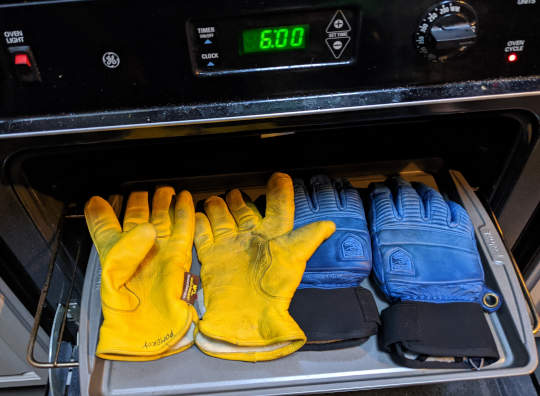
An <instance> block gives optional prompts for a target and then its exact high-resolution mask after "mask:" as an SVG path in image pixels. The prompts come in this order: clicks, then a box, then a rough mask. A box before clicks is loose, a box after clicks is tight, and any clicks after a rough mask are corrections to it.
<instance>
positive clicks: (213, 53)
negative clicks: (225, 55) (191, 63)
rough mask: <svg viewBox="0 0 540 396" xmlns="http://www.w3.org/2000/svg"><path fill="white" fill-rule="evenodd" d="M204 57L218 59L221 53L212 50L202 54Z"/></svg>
mask: <svg viewBox="0 0 540 396" xmlns="http://www.w3.org/2000/svg"><path fill="white" fill-rule="evenodd" d="M201 58H202V59H218V58H219V54H218V53H217V52H210V53H208V54H201Z"/></svg>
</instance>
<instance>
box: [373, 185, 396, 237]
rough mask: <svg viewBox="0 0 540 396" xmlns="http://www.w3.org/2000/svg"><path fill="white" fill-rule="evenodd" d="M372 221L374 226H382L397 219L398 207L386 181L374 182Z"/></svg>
mask: <svg viewBox="0 0 540 396" xmlns="http://www.w3.org/2000/svg"><path fill="white" fill-rule="evenodd" d="M369 188H370V190H371V192H370V194H369V196H370V198H371V208H370V211H369V214H370V223H371V226H372V227H380V226H382V225H383V224H386V223H388V222H394V221H396V208H395V207H394V201H393V199H392V192H391V191H390V189H389V188H388V186H386V185H385V184H384V183H372V184H371V185H370V186H369Z"/></svg>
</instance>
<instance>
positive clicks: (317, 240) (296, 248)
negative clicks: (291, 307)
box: [262, 221, 336, 308]
mask: <svg viewBox="0 0 540 396" xmlns="http://www.w3.org/2000/svg"><path fill="white" fill-rule="evenodd" d="M335 229H336V225H335V224H334V223H333V222H331V221H318V222H316V223H311V224H308V225H306V226H304V227H302V228H298V229H297V230H293V231H291V232H289V233H287V234H285V235H282V236H280V237H278V238H275V239H272V240H271V241H270V250H271V257H272V265H271V266H270V268H269V269H268V270H267V272H266V273H265V276H264V278H263V280H262V287H263V289H264V291H265V292H266V293H268V294H270V295H272V296H275V297H282V298H287V299H290V298H292V296H293V294H294V291H295V290H296V288H297V287H298V285H299V284H300V281H301V279H302V275H303V274H304V270H305V269H306V262H307V261H308V260H309V258H310V257H311V256H312V255H313V253H315V250H316V249H317V248H318V247H319V245H320V244H321V243H322V242H323V241H324V240H325V239H327V238H328V237H330V235H332V234H333V233H334V231H335ZM286 308H288V305H287V307H286Z"/></svg>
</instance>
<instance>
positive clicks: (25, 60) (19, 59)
mask: <svg viewBox="0 0 540 396" xmlns="http://www.w3.org/2000/svg"><path fill="white" fill-rule="evenodd" d="M15 64H16V65H26V66H28V67H32V63H30V58H29V57H28V55H27V54H16V55H15Z"/></svg>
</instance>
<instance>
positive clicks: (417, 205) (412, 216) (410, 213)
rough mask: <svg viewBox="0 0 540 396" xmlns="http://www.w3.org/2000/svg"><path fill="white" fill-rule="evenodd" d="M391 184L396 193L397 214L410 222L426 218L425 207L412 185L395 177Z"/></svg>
mask: <svg viewBox="0 0 540 396" xmlns="http://www.w3.org/2000/svg"><path fill="white" fill-rule="evenodd" d="M389 184H390V186H391V188H392V187H393V190H394V191H396V194H395V195H394V197H395V204H396V210H397V213H398V214H399V215H400V216H401V217H403V218H406V219H408V220H420V219H423V218H424V217H425V215H424V214H425V211H424V205H423V203H422V200H421V199H420V197H419V196H418V193H417V192H416V190H415V189H414V188H413V187H412V185H411V183H409V182H408V181H406V180H404V179H402V178H401V177H394V178H392V179H390V180H389Z"/></svg>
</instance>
